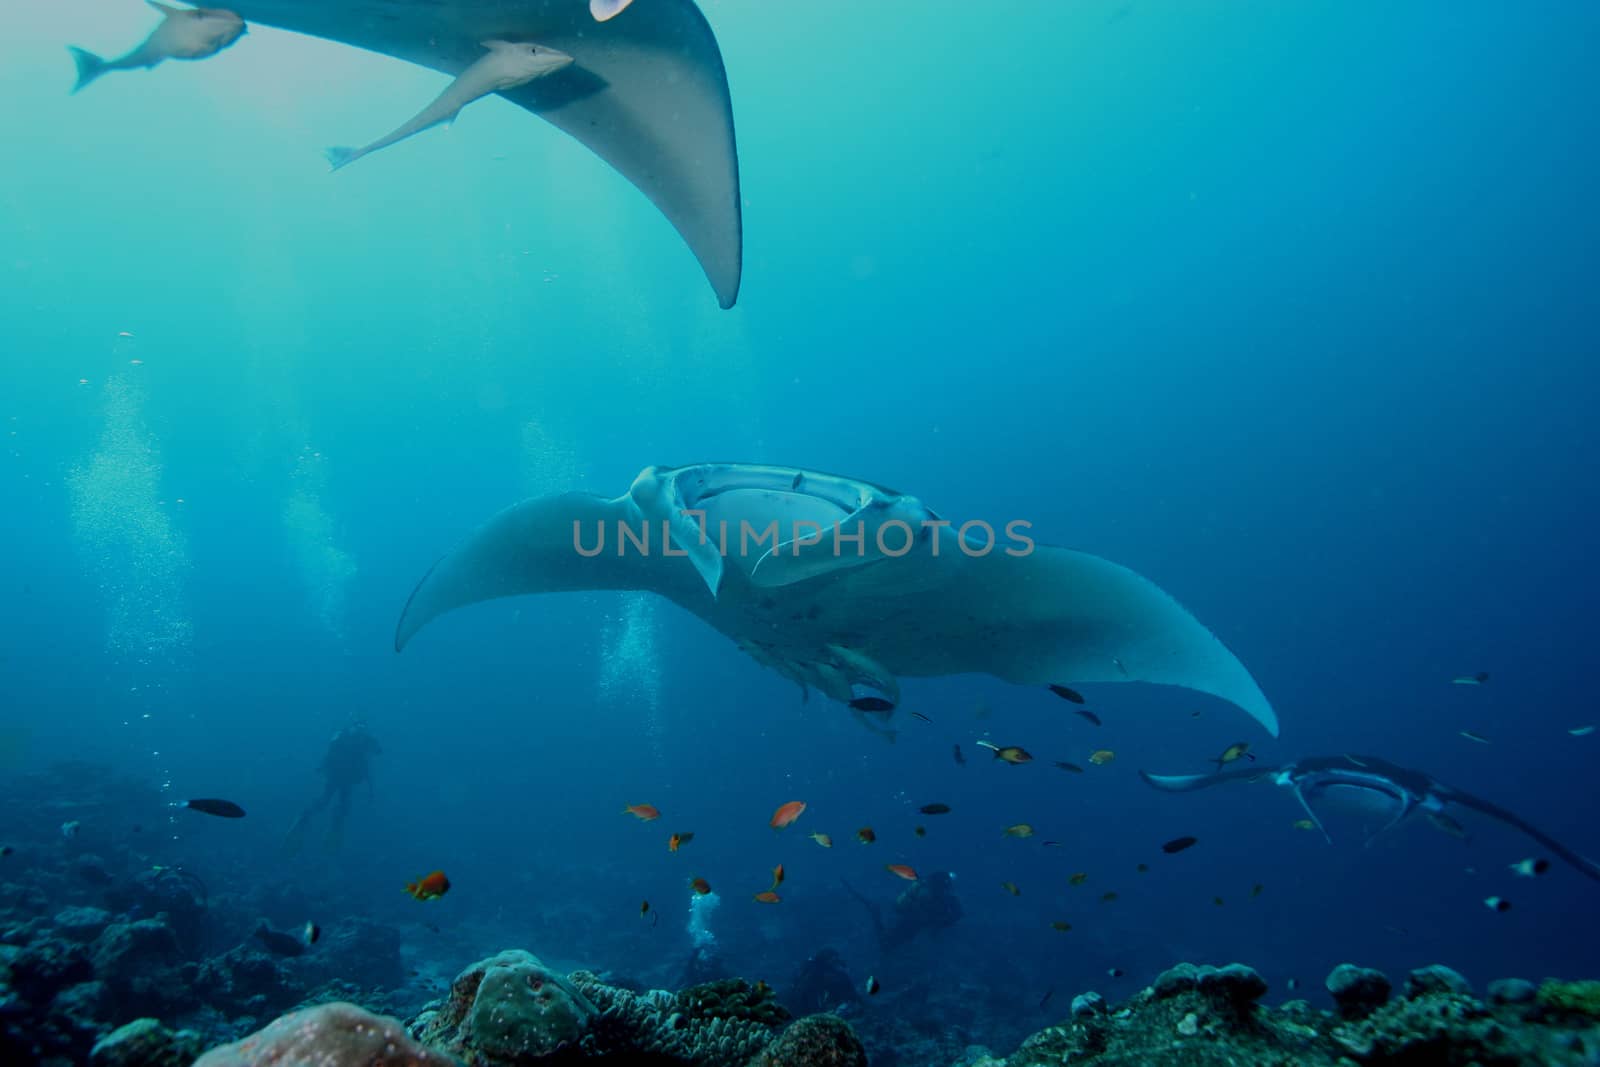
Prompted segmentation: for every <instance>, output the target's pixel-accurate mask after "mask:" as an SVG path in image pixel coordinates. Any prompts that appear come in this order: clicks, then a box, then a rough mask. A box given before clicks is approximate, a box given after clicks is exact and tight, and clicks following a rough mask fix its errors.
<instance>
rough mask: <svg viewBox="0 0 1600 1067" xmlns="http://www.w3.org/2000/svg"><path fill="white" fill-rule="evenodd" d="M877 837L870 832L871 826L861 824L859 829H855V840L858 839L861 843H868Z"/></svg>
mask: <svg viewBox="0 0 1600 1067" xmlns="http://www.w3.org/2000/svg"><path fill="white" fill-rule="evenodd" d="M877 839H878V835H877V834H875V833H873V832H872V827H870V826H863V827H862V828H861V829H859V830H857V831H856V840H857V841H860V842H861V843H862V844H863V845H870V844H872V843H873V842H874V841H876V840H877Z"/></svg>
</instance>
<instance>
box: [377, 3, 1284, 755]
mask: <svg viewBox="0 0 1600 1067" xmlns="http://www.w3.org/2000/svg"><path fill="white" fill-rule="evenodd" d="M635 6H636V7H638V6H643V5H642V4H641V5H635ZM629 10H630V11H632V10H633V9H631V8H630V9H629ZM746 528H748V529H750V530H753V531H768V530H769V529H770V530H771V531H773V536H772V537H771V538H770V539H763V540H760V541H752V540H750V539H747V538H746V537H745V536H744V534H743V531H744V530H745V529H746ZM623 530H626V531H627V532H628V536H630V537H632V538H634V539H635V540H634V541H631V542H628V543H627V544H624V543H623V541H622V536H623V534H622V531H623ZM813 530H814V531H816V535H815V539H813V535H812V531H813ZM601 531H604V534H603V536H604V537H605V540H604V542H603V543H601V542H599V541H598V536H600V532H601ZM833 531H836V532H838V533H839V534H840V535H841V536H840V537H839V538H838V539H837V540H835V537H834V536H833V535H832V532H833ZM669 533H670V539H669V538H668V536H667V535H668V534H669ZM724 533H725V538H724ZM640 538H642V539H643V547H642V548H640V547H638V543H639V542H638V539H640ZM1000 543H1001V544H1003V543H1004V541H1003V539H1001V540H1000ZM979 548H980V546H979V545H977V544H976V543H975V542H974V541H973V540H970V539H969V540H966V541H963V540H961V535H960V534H959V533H958V532H957V530H956V528H955V527H953V526H952V525H951V524H950V523H948V522H945V521H944V520H942V519H940V518H939V517H938V516H937V515H935V514H934V513H933V512H932V511H930V510H929V509H928V508H927V507H926V506H925V505H923V503H922V502H921V501H920V500H918V499H917V498H916V497H913V496H907V495H905V494H902V493H897V492H895V491H893V490H890V489H884V488H882V487H881V486H877V485H873V484H872V483H870V482H863V481H859V480H856V479H851V478H842V477H838V476H835V475H831V474H822V473H820V472H816V471H808V470H800V469H797V468H794V467H769V466H762V465H758V464H745V463H706V464H699V465H696V466H690V467H678V468H665V467H647V468H646V469H645V470H644V471H643V472H642V473H641V474H640V475H639V477H638V478H637V479H635V480H634V483H633V485H632V487H631V488H630V489H629V490H628V492H627V493H625V494H623V495H622V496H620V497H617V498H616V499H607V498H605V497H601V496H594V495H591V494H588V493H565V494H562V495H560V496H548V497H540V498H538V499H534V500H526V501H523V502H522V503H520V504H516V505H513V506H512V507H510V508H507V509H506V510H504V511H502V512H501V513H500V514H498V515H496V516H495V517H494V518H492V519H490V520H489V521H488V522H486V523H485V524H484V525H483V526H481V527H479V528H478V529H477V530H476V531H475V532H474V533H472V534H471V535H469V536H468V537H467V539H466V540H465V541H463V542H462V543H461V544H459V545H457V546H456V547H455V548H454V549H453V550H451V552H450V553H449V554H448V555H446V556H445V557H444V558H443V559H441V560H440V561H439V562H438V563H437V564H435V565H434V567H433V569H432V570H431V571H429V572H428V574H427V575H426V576H425V577H424V578H423V579H422V581H421V582H420V583H419V584H418V586H417V588H416V591H415V592H413V593H412V594H411V599H410V601H409V602H408V603H407V605H406V608H405V611H404V612H403V613H402V615H401V618H400V623H399V627H398V629H397V630H396V633H395V647H396V649H402V648H404V647H405V645H406V643H407V642H408V641H410V640H411V639H412V638H413V637H414V636H416V634H417V631H419V630H421V629H422V628H423V626H425V625H426V624H427V623H428V622H429V621H430V620H432V619H435V618H437V617H438V616H440V615H442V614H444V613H445V612H447V611H450V610H452V609H454V608H458V607H462V606H463V605H467V604H473V603H477V602H479V601H483V600H489V599H492V598H495V597H506V596H517V595H521V594H527V593H554V592H573V591H579V590H596V589H618V590H621V589H632V590H647V591H649V592H653V593H657V594H659V595H661V596H664V597H666V598H667V599H668V600H671V601H672V602H673V603H675V604H677V605H678V606H680V607H682V608H685V609H687V610H688V611H690V612H693V613H694V614H695V615H698V616H699V617H700V618H701V619H702V620H703V621H705V622H706V623H708V624H710V625H711V626H712V627H714V628H715V629H717V630H718V631H720V632H721V633H722V634H724V635H725V636H727V637H729V638H731V639H732V640H734V641H735V642H737V643H738V645H739V647H740V648H742V649H744V651H746V652H747V653H749V654H750V655H751V656H752V657H754V658H755V659H756V660H757V661H758V662H760V663H762V664H764V665H766V666H768V667H771V668H773V669H775V670H777V671H778V672H779V673H781V674H783V675H784V676H785V677H787V678H789V679H791V680H793V681H795V682H797V683H799V685H800V686H801V689H802V691H803V692H809V690H810V689H817V690H818V691H820V692H822V693H823V694H824V695H826V696H828V697H830V698H832V699H834V700H838V701H840V702H843V703H847V704H849V705H850V706H851V707H852V708H855V709H860V710H868V711H889V710H892V709H893V707H894V705H895V704H897V703H898V701H899V696H900V689H899V683H898V681H897V678H898V677H899V676H924V677H926V676H935V675H947V674H960V673H982V674H990V675H994V676H996V677H998V678H1003V679H1005V680H1007V681H1011V682H1018V683H1022V684H1031V685H1041V686H1042V685H1049V684H1051V683H1056V682H1128V681H1142V682H1154V683H1158V684H1162V685H1172V686H1183V687H1185V688H1188V689H1194V690H1198V691H1200V692H1203V693H1209V694H1211V695H1213V696H1216V697H1220V698H1221V699H1223V700H1227V701H1231V702H1232V703H1234V704H1236V705H1238V706H1239V707H1240V708H1242V709H1243V710H1244V711H1245V712H1246V713H1247V714H1249V715H1250V716H1251V717H1252V718H1254V719H1255V720H1256V721H1257V722H1259V723H1260V724H1261V725H1262V727H1264V728H1265V729H1266V730H1267V731H1268V732H1269V733H1272V734H1274V735H1276V734H1277V732H1278V719H1277V716H1276V715H1275V714H1274V713H1273V711H1272V708H1271V706H1270V705H1269V704H1268V703H1267V700H1266V697H1264V696H1263V695H1262V693H1261V690H1260V689H1259V688H1258V687H1257V686H1256V683H1255V680H1254V679H1252V678H1251V677H1250V673H1249V672H1248V671H1247V670H1245V668H1244V665H1243V664H1241V663H1240V662H1239V661H1238V660H1237V659H1236V658H1234V656H1233V654H1232V653H1231V652H1229V651H1228V649H1227V648H1226V647H1225V646H1224V645H1223V644H1222V642H1221V641H1219V640H1217V638H1216V637H1215V636H1213V635H1212V633H1211V631H1209V630H1207V629H1206V628H1205V627H1204V626H1202V625H1201V624H1200V623H1199V622H1198V621H1197V620H1196V619H1195V618H1194V616H1192V615H1190V614H1189V613H1188V612H1187V611H1185V610H1184V609H1183V608H1182V607H1181V606H1180V605H1179V604H1178V602H1177V601H1175V600H1173V599H1172V597H1170V596H1169V595H1167V594H1166V593H1165V592H1163V591H1162V590H1161V589H1160V588H1158V587H1157V586H1156V585H1155V584H1154V583H1152V582H1150V581H1149V580H1148V579H1145V578H1143V577H1141V576H1139V575H1138V574H1135V573H1134V572H1133V571H1131V570H1128V569H1127V568H1125V567H1120V566H1118V565H1117V564H1115V563H1111V562H1108V561H1107V560H1103V559H1100V558H1098V557H1096V556H1091V555H1087V554H1086V553H1082V552H1074V551H1070V550H1068V549H1065V548H1054V547H1050V546H1045V545H1034V544H1033V543H1032V542H1031V540H1029V541H1028V543H1027V546H1026V550H1024V549H1023V548H1019V547H1016V546H1015V545H1010V546H1007V547H1006V548H1001V547H999V545H998V544H997V545H995V547H993V548H992V550H990V551H987V552H979ZM863 692H866V693H872V694H877V695H876V696H862V695H861V694H862V693H863Z"/></svg>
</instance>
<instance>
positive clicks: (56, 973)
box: [0, 765, 1600, 1067]
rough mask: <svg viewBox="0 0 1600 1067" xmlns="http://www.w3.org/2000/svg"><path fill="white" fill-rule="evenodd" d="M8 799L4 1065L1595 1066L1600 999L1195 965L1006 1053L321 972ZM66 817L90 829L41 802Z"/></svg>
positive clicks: (379, 951) (225, 898)
mask: <svg viewBox="0 0 1600 1067" xmlns="http://www.w3.org/2000/svg"><path fill="white" fill-rule="evenodd" d="M3 792H4V794H5V795H4V796H3V797H0V800H3V801H4V803H5V805H6V808H7V810H10V811H13V812H19V813H21V812H26V814H25V815H19V817H18V818H17V819H16V821H15V823H14V825H12V826H11V827H9V829H8V832H12V833H13V837H12V839H11V840H8V841H6V842H3V844H5V845H6V846H7V852H6V854H5V855H4V856H0V864H3V866H0V1064H4V1065H11V1064H41V1065H56V1064H61V1065H65V1064H83V1063H88V1064H95V1065H151V1067H156V1065H160V1067H178V1065H187V1064H190V1063H197V1062H198V1063H199V1064H201V1065H203V1067H220V1065H244V1064H276V1065H282V1067H293V1065H308V1067H309V1065H313V1064H315V1065H318V1067H368V1065H370V1067H379V1065H383V1067H401V1065H407V1064H410V1065H419V1067H420V1065H440V1067H444V1065H449V1064H469V1065H474V1067H479V1065H481V1067H499V1065H505V1067H513V1065H515V1067H523V1065H530V1064H570V1063H576V1062H579V1061H583V1060H591V1059H608V1060H610V1061H611V1062H613V1063H623V1064H629V1063H637V1064H708V1065H715V1067H746V1065H752V1067H779V1065H810V1064H816V1065H832V1064H838V1065H860V1064H866V1063H869V1062H870V1063H872V1064H875V1065H881V1067H912V1065H916V1067H921V1065H939V1067H949V1065H957V1064H959V1065H964V1067H968V1065H974V1067H975V1065H986V1067H998V1065H1001V1064H1004V1065H1006V1067H1037V1065H1044V1064H1066V1063H1071V1064H1095V1065H1111V1064H1118V1065H1122V1064H1127V1065H1132V1064H1193V1065H1209V1064H1217V1065H1222V1064H1231V1065H1238V1067H1243V1065H1252V1064H1280V1065H1285V1067H1287V1065H1309V1067H1316V1065H1322V1064H1327V1065H1335V1064H1338V1065H1347V1067H1348V1065H1357V1064H1418V1065H1433V1064H1463V1065H1465V1064H1481V1065H1485V1067H1490V1065H1507V1067H1509V1065H1521V1064H1550V1065H1565V1064H1600V982H1583V981H1579V982H1570V981H1557V980H1550V979H1547V980H1544V981H1542V982H1539V983H1534V982H1530V981H1526V980H1522V979H1505V980H1502V981H1498V982H1493V983H1490V984H1489V986H1488V987H1487V988H1486V989H1484V990H1482V991H1477V990H1474V989H1472V988H1471V987H1470V986H1469V985H1468V983H1467V982H1466V980H1465V979H1463V978H1462V977H1461V976H1460V975H1458V974H1456V973H1455V972H1454V971H1451V970H1449V969H1448V968H1446V967H1443V966H1431V967H1425V968H1420V969H1418V970H1415V971H1413V972H1411V974H1410V975H1408V976H1406V977H1405V978H1404V979H1403V980H1402V981H1400V982H1398V983H1394V984H1391V981H1390V980H1389V979H1388V978H1387V977H1385V976H1384V975H1382V974H1380V973H1378V972H1376V971H1371V970H1365V969H1362V968H1360V967H1356V966H1352V965H1349V964H1345V965H1342V966H1340V967H1339V968H1336V969H1335V970H1334V971H1333V972H1332V973H1331V974H1330V975H1329V976H1328V978H1327V981H1326V983H1325V985H1326V991H1327V994H1329V995H1330V996H1331V1000H1332V1003H1333V1005H1334V1007H1333V1010H1330V1011H1324V1010H1319V1009H1317V1008H1314V1007H1312V1006H1311V1005H1310V1004H1309V1003H1308V1002H1307V1001H1305V1000H1301V999H1289V1000H1287V1001H1284V1002H1280V1003H1275V1004H1272V1005H1268V1004H1267V1002H1266V1001H1267V999H1268V993H1269V992H1271V991H1270V990H1269V989H1268V988H1267V983H1266V982H1265V981H1264V980H1263V979H1262V978H1261V977H1260V976H1259V975H1258V974H1257V973H1256V972H1255V971H1254V970H1252V969H1250V968H1249V967H1246V966H1243V965H1241V964H1229V965H1227V966H1223V967H1209V966H1200V967H1196V966H1193V965H1190V964H1187V963H1182V964H1178V965H1176V966H1174V967H1173V968H1171V969H1170V970H1168V971H1166V972H1165V973H1163V974H1161V975H1159V976H1158V977H1156V978H1155V980H1154V981H1153V982H1152V983H1151V984H1150V985H1149V986H1148V987H1146V988H1144V989H1143V990H1141V991H1139V992H1138V993H1135V994H1134V995H1133V996H1131V997H1129V998H1128V999H1127V1000H1126V1001H1124V1002H1122V1003H1120V1004H1112V1003H1108V1002H1106V1001H1105V1000H1103V999H1102V998H1101V997H1100V996H1099V995H1098V994H1096V993H1093V992H1089V991H1085V992H1083V993H1082V994H1080V995H1078V996H1076V997H1073V998H1070V999H1067V998H1063V1000H1062V1001H1060V1002H1059V1003H1060V1011H1061V1014H1062V1016H1063V1017H1062V1018H1061V1021H1059V1022H1058V1023H1056V1024H1055V1025H1053V1026H1049V1027H1047V1028H1045V1029H1043V1030H1041V1031H1039V1032H1038V1033H1036V1034H1033V1035H1032V1036H1030V1037H1027V1038H1026V1039H1025V1040H1023V1041H1022V1042H1021V1044H1020V1047H1019V1048H1016V1049H1015V1050H1011V1051H1009V1053H1008V1052H1007V1051H1006V1050H1001V1049H989V1048H984V1047H982V1046H980V1045H976V1044H973V1043H972V1038H973V1036H974V1035H975V1034H978V1033H982V1032H984V1028H983V1026H982V1025H981V1020H973V1019H970V1018H968V1017H967V1016H968V1015H970V1013H967V1014H963V1013H962V1011H961V1010H960V1008H961V1005H960V1003H959V1001H961V1000H962V999H970V998H969V994H971V993H973V991H972V990H968V989H966V988H965V987H962V986H960V985H959V984H956V985H952V986H951V988H950V991H949V999H950V1003H948V1004H943V1005H940V1004H935V1005H933V1007H932V1008H930V1006H929V1005H928V1004H927V1003H924V1002H923V1001H921V1000H919V1001H918V1002H917V1003H916V1004H915V1005H914V1006H913V1005H911V1004H909V1003H905V1004H897V1000H900V999H901V996H903V995H904V994H900V995H897V993H896V992H895V991H893V990H883V991H882V992H880V993H878V994H876V995H873V996H872V997H871V999H870V1004H867V1003H865V1001H866V994H865V993H864V991H862V990H859V989H858V988H857V984H856V983H855V982H854V981H852V979H851V978H850V976H849V975H848V974H846V973H845V971H844V968H843V965H842V963H841V962H840V960H839V958H838V957H837V955H835V954H832V953H830V952H828V951H826V950H824V951H821V952H819V953H818V954H817V955H816V956H814V957H813V958H812V959H811V960H809V961H808V962H807V963H806V965H805V966H803V967H802V968H800V970H799V971H798V973H796V974H795V975H793V976H790V977H789V979H788V980H787V981H786V982H784V983H783V984H781V985H780V986H779V987H777V988H773V987H771V986H768V985H767V984H766V982H765V981H762V980H759V979H755V980H753V981H746V980H743V979H739V978H721V979H718V980H712V981H700V982H695V983H693V984H689V985H687V986H686V987H685V988H682V989H679V990H677V991H675V992H674V991H666V990H647V989H642V988H639V987H638V985H637V984H636V983H633V982H630V981H628V980H627V979H625V978H622V977H619V976H616V975H610V974H594V973H590V972H587V971H582V970H579V971H572V972H570V973H561V972H560V971H558V970H556V969H553V968H551V967H549V966H547V965H546V964H545V963H543V962H542V961H541V960H540V959H539V958H538V957H537V956H536V955H534V951H537V949H538V946H537V945H527V946H507V948H506V949H505V951H502V952H499V953H497V954H495V955H493V956H491V957H488V958H486V959H481V960H478V961H476V962H472V963H470V964H468V965H467V966H465V967H463V968H462V969H461V970H460V971H459V973H456V974H455V976H454V978H453V979H450V980H448V981H443V980H440V979H438V978H437V977H435V976H434V975H430V974H424V973H423V971H422V970H421V969H420V968H418V967H417V966H415V965H414V964H415V963H416V961H415V960H408V959H407V958H406V956H405V955H404V953H403V952H402V935H401V932H400V931H398V930H396V929H393V928H390V927H387V926H385V925H383V924H381V923H378V922H375V921H372V920H368V919H363V918H358V917H346V918H339V919H337V920H330V921H329V922H328V923H326V924H325V927H324V929H323V931H322V935H321V937H320V938H318V940H317V943H316V945H315V950H314V951H310V950H307V951H303V952H300V951H296V950H294V948H293V946H292V945H285V944H282V943H280V944H278V945H277V946H276V950H274V946H273V945H272V944H271V943H270V941H271V939H270V936H269V938H268V939H267V940H263V939H262V938H261V937H260V936H259V935H258V933H257V930H258V929H259V922H260V920H259V915H260V914H261V913H262V912H263V911H268V910H270V906H271V901H270V900H268V899H266V897H264V896H262V894H263V893H267V894H269V895H270V892H271V890H270V889H268V890H261V891H256V892H255V893H254V894H253V895H238V894H232V893H223V894H219V895H217V896H213V895H212V894H211V893H210V892H209V890H208V888H207V887H206V885H205V883H204V882H203V881H202V880H201V879H200V878H198V877H196V876H195V875H194V874H192V873H190V872H187V871H184V870H182V869H179V868H173V867H159V866H155V867H152V866H149V865H148V864H142V863H140V862H139V861H138V858H137V857H138V853H137V850H136V849H134V848H132V847H131V846H126V845H119V846H117V847H115V848H113V849H106V850H105V851H106V854H105V855H100V854H96V853H93V852H88V851H83V850H79V851H77V852H76V853H75V854H74V855H73V857H72V859H71V862H70V863H63V862H43V861H39V860H37V859H36V857H39V856H43V855H47V854H48V855H52V856H56V857H59V856H61V855H64V853H62V852H61V851H60V850H59V849H57V850H55V851H54V852H53V853H50V852H47V849H46V838H45V834H46V832H47V830H48V827H49V826H51V825H54V823H53V822H52V820H55V819H56V817H57V816H58V815H64V816H65V820H64V821H71V819H72V818H73V817H74V816H75V815H78V814H83V815H91V814H92V813H94V812H104V811H108V810H115V809H116V808H117V807H118V806H120V805H126V804H130V803H134V804H137V803H146V804H147V803H148V802H149V799H150V798H149V797H148V796H143V795H139V794H141V793H142V790H141V789H140V787H138V786H134V785H131V784H127V783H118V782H117V781H116V780H115V779H114V778H113V777H112V776H111V775H109V774H107V773H106V772H105V771H104V770H103V769H100V768H92V767H86V766H82V765H77V766H65V767H58V768H55V769H54V770H52V771H51V772H50V773H49V774H48V775H42V776H37V777H34V778H17V779H13V780H12V781H11V782H9V783H7V785H6V787H5V788H4V789H3ZM66 795H70V796H73V797H75V798H76V799H75V800H74V802H73V805H74V806H73V807H72V810H70V811H69V810H67V809H64V808H62V809H60V810H57V809H55V808H52V809H50V810H49V811H45V810H43V808H42V807H41V805H40V804H38V803H35V804H33V805H32V806H31V808H30V807H24V806H23V803H22V802H23V800H24V798H26V797H32V798H35V800H37V799H38V798H40V797H60V796H66ZM57 807H58V808H59V805H57ZM223 946H226V947H223ZM219 949H220V950H219ZM530 950H533V951H530ZM463 962H466V961H463ZM452 970H453V968H452ZM1287 992H1290V993H1291V994H1292V993H1293V992H1294V991H1287ZM819 1009H826V1010H819Z"/></svg>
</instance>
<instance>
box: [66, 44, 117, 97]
mask: <svg viewBox="0 0 1600 1067" xmlns="http://www.w3.org/2000/svg"><path fill="white" fill-rule="evenodd" d="M67 51H69V52H71V53H72V61H73V62H74V63H76V64H77V65H78V84H76V85H74V86H73V87H72V91H73V92H75V93H76V92H81V91H82V90H83V88H84V87H85V86H87V85H88V84H89V83H90V82H92V81H94V80H95V79H96V78H98V77H100V75H102V74H104V73H105V72H106V71H108V70H110V69H111V64H109V63H107V62H106V61H105V60H103V59H101V58H100V57H99V56H97V55H95V54H94V53H93V52H91V51H89V50H88V49H86V48H79V47H77V46H76V45H70V44H69V45H67Z"/></svg>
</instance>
